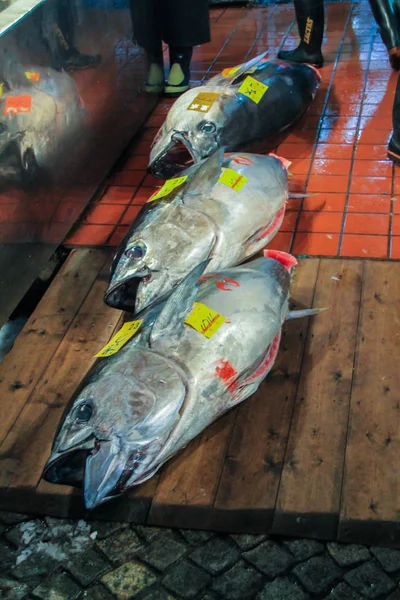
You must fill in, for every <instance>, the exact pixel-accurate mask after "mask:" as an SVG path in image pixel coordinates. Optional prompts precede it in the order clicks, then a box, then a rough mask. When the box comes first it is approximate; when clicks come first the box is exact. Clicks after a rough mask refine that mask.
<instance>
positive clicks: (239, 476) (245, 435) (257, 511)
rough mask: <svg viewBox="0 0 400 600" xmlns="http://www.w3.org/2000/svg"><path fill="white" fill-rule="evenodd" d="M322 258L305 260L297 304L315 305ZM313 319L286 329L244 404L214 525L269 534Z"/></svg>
mask: <svg viewBox="0 0 400 600" xmlns="http://www.w3.org/2000/svg"><path fill="white" fill-rule="evenodd" d="M319 263H320V261H319V259H312V260H306V261H300V264H299V267H298V268H297V269H296V275H295V278H294V282H293V284H292V303H291V304H292V305H293V308H304V307H310V306H312V301H313V295H314V288H315V283H316V280H317V274H318V269H319ZM308 325H309V319H299V320H296V321H290V322H288V323H287V324H286V325H285V326H284V329H283V335H282V341H281V346H280V351H279V354H278V358H277V361H276V364H275V366H274V369H273V370H272V372H271V373H270V375H269V376H268V378H267V379H266V381H265V382H263V384H262V385H261V386H260V388H259V390H258V391H257V393H256V394H255V395H254V396H253V398H251V399H249V400H247V401H246V402H244V403H243V404H242V405H241V406H240V408H239V413H238V417H237V419H236V423H235V426H234V428H233V434H232V437H231V440H230V443H229V447H228V453H227V457H226V460H225V464H224V468H223V472H222V477H221V480H220V483H219V487H218V493H217V497H216V501H215V504H214V511H215V514H214V520H213V527H214V528H223V529H225V530H228V531H232V532H236V531H238V532H243V531H246V532H249V533H267V532H268V531H269V530H270V528H271V524H272V518H273V513H274V509H275V502H276V495H277V492H278V486H279V481H280V476H281V471H282V465H283V459H284V455H285V450H286V443H287V437H288V433H289V425H290V417H291V414H292V411H293V405H294V400H295V396H296V390H297V384H298V380H299V377H300V368H301V362H302V356H303V350H304V342H305V338H306V333H307V329H308Z"/></svg>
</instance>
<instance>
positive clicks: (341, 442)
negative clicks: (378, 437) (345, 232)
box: [272, 259, 363, 539]
mask: <svg viewBox="0 0 400 600" xmlns="http://www.w3.org/2000/svg"><path fill="white" fill-rule="evenodd" d="M362 270H363V263H362V261H343V260H342V261H337V260H330V259H323V260H321V265H320V270H319V274H318V279H317V286H316V293H315V299H314V304H315V305H316V306H330V310H329V311H327V312H326V313H323V314H321V315H319V316H318V317H317V318H314V319H313V320H312V322H311V326H310V330H309V334H308V339H307V346H306V351H305V357H304V361H303V366H302V373H301V379H300V383H299V389H298V392H297V397H296V404H295V408H294V413H293V417H292V422H291V428H290V434H289V440H288V446H287V451H286V455H285V462H284V468H283V472H282V477H281V483H280V488H279V493H278V498H277V505H276V512H275V517H274V523H273V527H272V532H273V533H274V534H281V535H282V534H283V535H292V536H300V535H305V536H310V537H318V538H320V539H324V538H326V539H334V538H335V537H336V532H337V525H338V516H339V507H340V490H341V482H342V475H343V462H344V451H345V443H346V434H347V422H348V413H349V402H350V392H351V382H352V375H353V359H354V353H355V345H356V335H357V325H358V314H359V305H360V295H361V281H362Z"/></svg>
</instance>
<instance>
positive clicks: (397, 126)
mask: <svg viewBox="0 0 400 600" xmlns="http://www.w3.org/2000/svg"><path fill="white" fill-rule="evenodd" d="M392 119H393V135H394V138H395V141H396V144H397V145H399V144H400V75H398V77H397V87H396V93H395V96H394V102H393V115H392Z"/></svg>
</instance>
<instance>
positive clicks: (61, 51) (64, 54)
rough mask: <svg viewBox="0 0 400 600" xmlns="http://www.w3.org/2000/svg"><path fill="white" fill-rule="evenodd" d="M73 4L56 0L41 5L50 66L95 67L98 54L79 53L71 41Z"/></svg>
mask: <svg viewBox="0 0 400 600" xmlns="http://www.w3.org/2000/svg"><path fill="white" fill-rule="evenodd" d="M73 30H74V19H73V6H72V4H71V2H70V0H57V2H55V1H53V2H49V3H48V4H46V5H44V6H43V20H42V31H43V37H44V39H45V41H46V42H47V45H48V47H49V49H50V52H51V54H52V58H53V61H52V65H51V66H52V67H53V68H55V69H57V70H61V69H65V70H66V71H75V70H79V69H88V68H90V67H95V66H96V65H98V64H99V62H100V61H101V56H100V55H95V56H89V55H88V54H81V53H80V52H79V51H78V50H77V48H76V47H75V46H74V43H73Z"/></svg>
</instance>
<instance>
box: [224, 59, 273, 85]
mask: <svg viewBox="0 0 400 600" xmlns="http://www.w3.org/2000/svg"><path fill="white" fill-rule="evenodd" d="M267 54H268V51H267V52H263V53H262V54H259V55H258V56H256V57H255V58H252V59H251V60H248V61H247V62H245V63H243V64H242V65H240V67H239V70H238V71H235V72H234V73H233V74H232V76H231V77H227V78H226V83H227V84H228V85H230V84H232V83H235V81H236V80H237V79H239V77H241V76H242V75H244V74H245V73H246V72H247V71H248V70H249V69H251V68H252V67H256V66H258V64H259V63H260V62H261V61H262V60H263V59H264V58H265V57H266V56H267Z"/></svg>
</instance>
